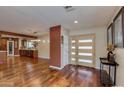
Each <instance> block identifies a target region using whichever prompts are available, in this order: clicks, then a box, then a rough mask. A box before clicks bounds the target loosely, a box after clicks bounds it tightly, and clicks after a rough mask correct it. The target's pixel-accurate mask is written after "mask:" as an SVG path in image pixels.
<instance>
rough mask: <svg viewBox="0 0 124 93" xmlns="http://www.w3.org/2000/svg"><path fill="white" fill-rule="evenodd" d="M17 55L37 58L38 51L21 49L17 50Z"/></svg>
mask: <svg viewBox="0 0 124 93" xmlns="http://www.w3.org/2000/svg"><path fill="white" fill-rule="evenodd" d="M19 54H20V56H25V57H31V58H38V50H28V49H22V50H19Z"/></svg>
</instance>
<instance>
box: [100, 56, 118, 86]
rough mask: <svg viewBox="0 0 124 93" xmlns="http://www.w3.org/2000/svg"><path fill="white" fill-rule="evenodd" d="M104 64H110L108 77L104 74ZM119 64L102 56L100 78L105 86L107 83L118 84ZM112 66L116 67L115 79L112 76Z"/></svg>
mask: <svg viewBox="0 0 124 93" xmlns="http://www.w3.org/2000/svg"><path fill="white" fill-rule="evenodd" d="M104 65H106V66H109V77H106V76H105V75H104V74H103V71H104V70H103V67H104ZM117 66H118V63H116V62H115V61H114V62H110V61H108V60H107V58H100V80H101V83H102V84H104V85H105V86H107V85H110V84H111V85H116V67H117ZM111 67H114V77H113V80H112V78H111Z"/></svg>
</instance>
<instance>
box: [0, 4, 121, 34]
mask: <svg viewBox="0 0 124 93" xmlns="http://www.w3.org/2000/svg"><path fill="white" fill-rule="evenodd" d="M73 8H74V9H75V10H74V11H71V12H66V11H65V9H64V7H62V6H31V7H26V6H25V7H24V6H22V7H21V6H13V7H12V6H11V7H6V6H1V7H0V30H4V31H12V32H17V33H23V34H30V35H34V34H33V32H38V33H37V35H41V34H43V33H44V32H46V31H49V28H50V27H51V26H55V25H62V26H63V27H64V28H65V29H67V30H70V31H76V30H81V29H87V28H92V27H98V26H106V25H107V24H108V22H109V21H110V19H111V17H112V16H113V14H114V13H115V12H116V11H117V9H118V8H119V7H117V6H116V7H115V6H110V7H109V6H95V7H94V6H82V7H81V6H80V7H78V6H77V7H76V6H75V7H73ZM75 20H78V22H79V23H78V24H74V21H75Z"/></svg>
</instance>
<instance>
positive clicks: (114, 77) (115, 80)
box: [114, 66, 116, 85]
mask: <svg viewBox="0 0 124 93" xmlns="http://www.w3.org/2000/svg"><path fill="white" fill-rule="evenodd" d="M114 85H116V66H115V70H114Z"/></svg>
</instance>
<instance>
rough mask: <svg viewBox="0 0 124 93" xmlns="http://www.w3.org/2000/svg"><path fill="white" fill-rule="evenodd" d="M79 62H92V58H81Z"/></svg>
mask: <svg viewBox="0 0 124 93" xmlns="http://www.w3.org/2000/svg"><path fill="white" fill-rule="evenodd" d="M78 61H79V62H86V63H92V60H86V59H79V60H78Z"/></svg>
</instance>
